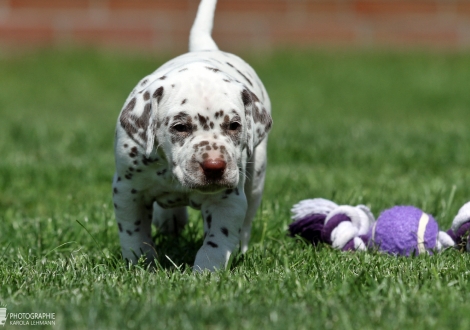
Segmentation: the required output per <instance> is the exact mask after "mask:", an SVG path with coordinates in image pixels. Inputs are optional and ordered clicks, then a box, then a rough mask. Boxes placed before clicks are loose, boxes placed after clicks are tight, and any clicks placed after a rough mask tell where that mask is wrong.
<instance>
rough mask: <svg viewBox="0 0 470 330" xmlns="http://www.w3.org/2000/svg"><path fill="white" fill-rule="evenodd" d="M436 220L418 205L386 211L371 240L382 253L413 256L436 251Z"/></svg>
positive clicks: (379, 219)
mask: <svg viewBox="0 0 470 330" xmlns="http://www.w3.org/2000/svg"><path fill="white" fill-rule="evenodd" d="M438 233H439V228H438V225H437V222H436V220H434V218H433V217H432V216H431V215H429V214H426V213H424V212H423V211H422V210H420V209H418V208H417V207H414V206H395V207H392V208H390V209H388V210H385V211H383V212H382V214H381V215H380V216H379V218H378V219H377V222H376V224H375V226H374V227H373V228H372V232H371V234H370V235H371V240H372V242H373V243H374V244H375V245H376V246H378V247H379V249H380V250H381V251H384V252H388V253H390V254H399V255H405V256H409V255H412V254H419V253H423V252H425V251H428V252H431V251H430V250H432V249H434V248H436V242H437V236H438Z"/></svg>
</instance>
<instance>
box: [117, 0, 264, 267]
mask: <svg viewBox="0 0 470 330" xmlns="http://www.w3.org/2000/svg"><path fill="white" fill-rule="evenodd" d="M215 6H216V0H202V1H201V3H200V5H199V9H198V13H197V15H196V20H195V22H194V24H193V27H192V29H191V33H190V42H189V44H190V47H189V49H190V52H189V53H187V54H184V55H181V56H179V57H176V58H174V59H173V60H171V61H169V62H167V63H166V64H164V65H163V66H161V67H160V68H159V69H157V70H156V71H155V72H153V73H152V74H150V75H148V76H146V77H144V78H143V79H142V80H141V81H140V82H139V83H138V84H137V86H136V87H135V88H134V90H133V91H132V92H131V93H130V95H129V97H128V98H127V100H126V102H125V104H124V106H123V109H122V110H121V113H120V115H119V118H118V120H117V128H116V138H115V146H114V148H115V159H116V173H115V175H114V179H113V201H114V208H115V214H116V220H117V226H118V229H119V237H120V242H121V247H122V255H123V257H124V258H125V259H127V260H128V261H129V262H132V263H135V262H136V261H137V260H138V259H139V257H140V256H142V255H143V256H145V257H146V258H147V260H148V261H149V262H152V261H153V259H154V258H156V257H157V256H158V251H156V248H155V245H154V242H153V240H152V238H151V225H152V222H153V224H154V225H156V226H157V228H158V230H160V231H161V232H163V233H166V234H169V235H178V234H179V233H180V232H181V231H182V229H183V227H184V226H185V224H186V222H187V217H188V216H187V210H186V206H190V207H192V208H195V209H198V210H200V211H201V214H202V217H203V219H204V243H203V245H202V247H201V248H200V249H199V251H198V252H197V255H196V260H195V262H194V268H193V269H194V270H195V271H204V270H209V271H214V270H217V269H220V268H223V267H225V266H226V265H227V262H228V260H229V257H230V255H231V253H232V252H233V251H234V250H235V249H237V248H238V247H241V251H242V252H243V253H244V252H246V250H247V247H248V241H249V238H250V231H251V223H252V219H253V217H254V215H255V213H256V210H257V208H258V207H259V204H260V201H261V196H262V192H263V185H264V177H265V169H266V143H267V133H268V131H269V130H270V128H271V124H272V119H271V115H270V109H271V104H270V100H269V97H268V94H267V92H266V90H265V88H264V86H263V84H262V83H261V81H260V79H259V78H258V76H257V75H256V73H255V72H254V70H253V69H252V68H251V67H250V66H249V65H248V64H247V63H245V62H244V61H243V60H242V59H240V58H239V57H237V56H235V55H232V54H229V53H225V52H222V51H220V50H218V48H217V45H216V44H215V42H214V41H213V39H212V37H211V32H212V24H213V17H214V11H215Z"/></svg>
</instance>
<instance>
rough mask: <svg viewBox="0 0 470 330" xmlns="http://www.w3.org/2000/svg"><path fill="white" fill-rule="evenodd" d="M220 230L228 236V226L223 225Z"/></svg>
mask: <svg viewBox="0 0 470 330" xmlns="http://www.w3.org/2000/svg"><path fill="white" fill-rule="evenodd" d="M220 231H221V232H222V234H224V235H225V236H226V237H228V229H227V228H225V227H222V228H220Z"/></svg>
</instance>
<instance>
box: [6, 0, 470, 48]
mask: <svg viewBox="0 0 470 330" xmlns="http://www.w3.org/2000/svg"><path fill="white" fill-rule="evenodd" d="M198 2H199V1H197V0H0V46H2V47H17V46H19V47H30V46H38V45H39V46H43V45H57V44H77V43H78V44H87V45H88V44H92V45H98V46H100V47H116V48H121V49H128V50H132V49H147V50H152V51H158V50H164V51H184V50H185V49H186V47H187V46H186V45H187V40H188V33H189V28H190V26H191V24H192V21H193V19H194V16H195V12H196V9H197V5H198ZM214 38H215V40H216V41H217V43H218V44H219V46H220V47H221V48H224V49H227V50H231V49H233V50H235V49H244V50H254V49H271V48H274V47H279V46H281V47H286V46H291V45H294V46H302V47H310V46H340V47H342V46H347V47H364V46H365V47H371V46H372V47H373V46H380V47H383V46H385V47H403V46H404V47H416V46H418V47H419V46H424V47H437V48H453V49H461V48H470V0H219V4H218V8H217V13H216V20H215V28H214Z"/></svg>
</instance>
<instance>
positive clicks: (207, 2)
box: [189, 0, 219, 52]
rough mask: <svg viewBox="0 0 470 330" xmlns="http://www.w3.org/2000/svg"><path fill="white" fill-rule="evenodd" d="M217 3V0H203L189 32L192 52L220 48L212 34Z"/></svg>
mask: <svg viewBox="0 0 470 330" xmlns="http://www.w3.org/2000/svg"><path fill="white" fill-rule="evenodd" d="M216 4H217V0H201V3H200V4H199V8H198V10H197V15H196V19H195V20H194V24H193V27H192V28H191V33H190V34H189V51H190V52H196V51H201V50H217V49H219V48H218V47H217V45H216V44H215V42H214V40H213V39H212V36H211V33H212V25H213V22H214V12H215V6H216Z"/></svg>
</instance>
